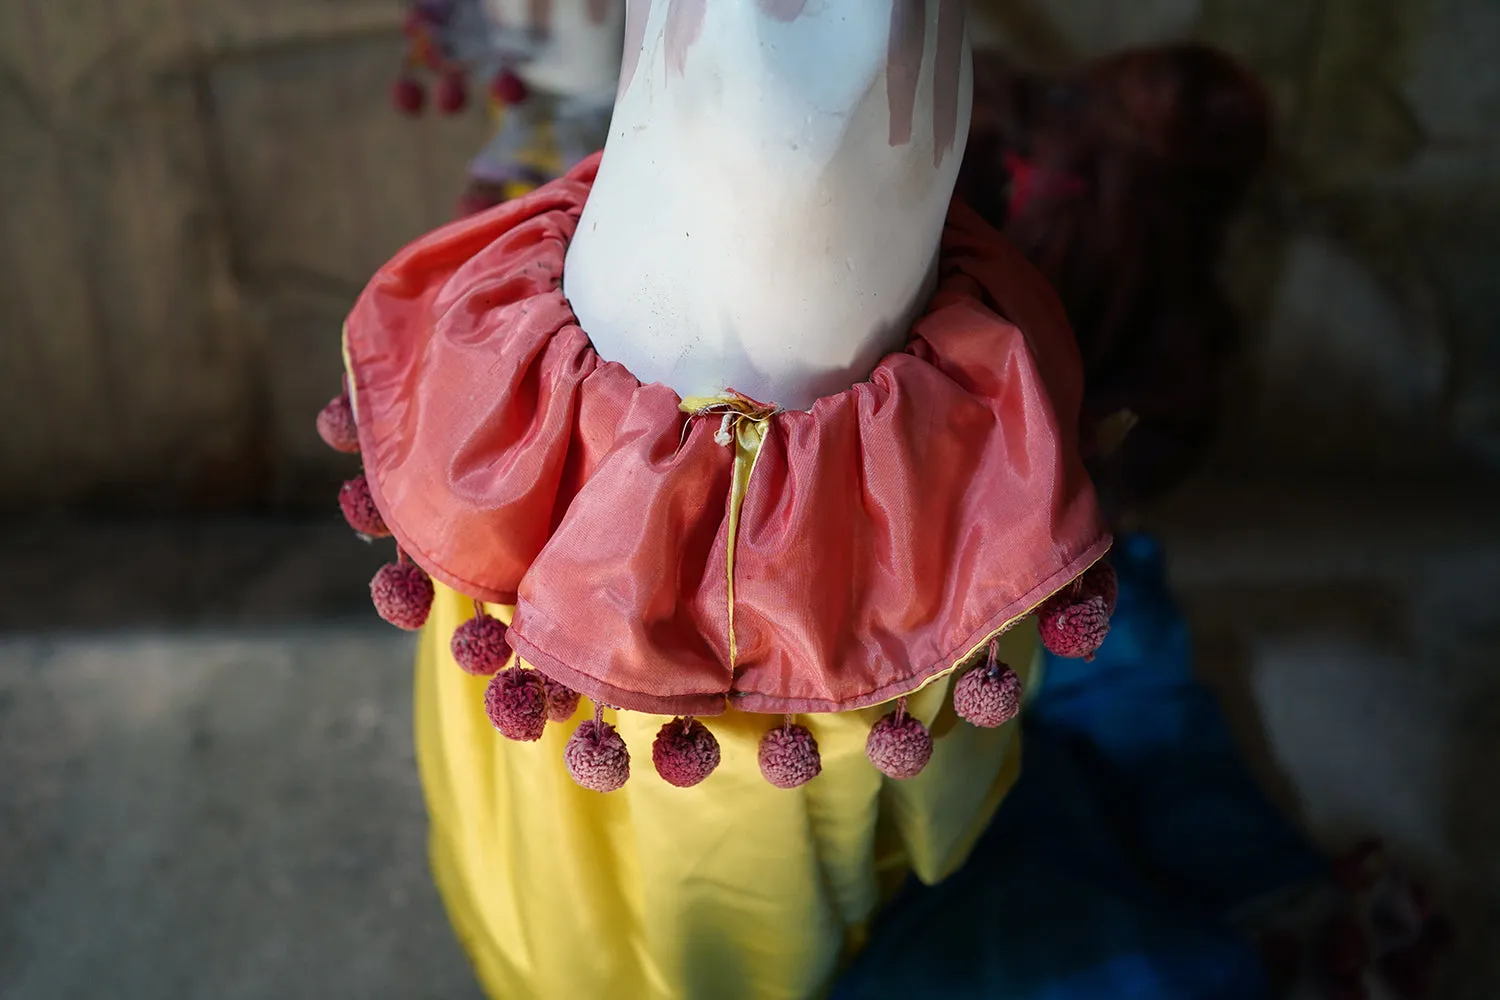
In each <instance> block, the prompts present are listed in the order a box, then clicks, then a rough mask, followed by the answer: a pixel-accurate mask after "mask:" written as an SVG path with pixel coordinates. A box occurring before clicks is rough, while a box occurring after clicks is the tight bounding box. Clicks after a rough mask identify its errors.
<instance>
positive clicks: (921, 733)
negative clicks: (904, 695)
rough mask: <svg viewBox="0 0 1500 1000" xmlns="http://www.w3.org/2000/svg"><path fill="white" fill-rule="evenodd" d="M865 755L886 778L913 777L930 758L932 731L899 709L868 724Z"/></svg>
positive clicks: (903, 778)
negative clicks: (869, 725)
mask: <svg viewBox="0 0 1500 1000" xmlns="http://www.w3.org/2000/svg"><path fill="white" fill-rule="evenodd" d="M865 756H866V757H868V758H870V763H872V764H874V765H875V767H876V768H877V769H878V770H879V771H880V773H881V774H883V775H885V776H886V777H887V778H896V779H897V780H903V781H904V780H905V779H907V778H915V777H916V776H917V775H919V774H921V773H922V769H923V768H924V767H926V766H927V762H928V761H929V760H931V759H932V734H931V733H929V732H928V731H927V727H926V726H924V725H922V722H921V720H920V719H917V718H915V717H914V716H911V715H908V714H907V713H906V712H905V711H902V710H899V709H898V710H897V711H895V712H892V713H891V714H890V715H887V716H884V717H882V718H881V719H879V720H878V721H877V722H876V723H875V725H873V726H871V727H870V735H869V737H868V738H867V739H866V740H865Z"/></svg>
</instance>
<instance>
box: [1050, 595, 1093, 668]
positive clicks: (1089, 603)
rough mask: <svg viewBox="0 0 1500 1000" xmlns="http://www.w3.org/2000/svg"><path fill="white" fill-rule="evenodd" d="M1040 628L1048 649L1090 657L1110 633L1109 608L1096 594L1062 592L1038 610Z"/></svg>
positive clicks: (1075, 655)
mask: <svg viewBox="0 0 1500 1000" xmlns="http://www.w3.org/2000/svg"><path fill="white" fill-rule="evenodd" d="M1037 631H1038V632H1040V633H1041V637H1042V645H1043V646H1046V647H1047V651H1048V652H1050V653H1052V654H1054V655H1056V656H1063V657H1068V658H1070V659H1090V658H1092V657H1093V655H1094V654H1095V653H1096V652H1098V650H1099V647H1100V646H1102V645H1103V644H1104V637H1105V636H1106V635H1108V634H1109V611H1108V610H1107V608H1106V606H1105V603H1104V598H1103V597H1101V596H1099V595H1097V594H1088V595H1078V596H1074V595H1072V594H1066V595H1059V596H1058V597H1054V598H1052V599H1051V600H1049V601H1048V602H1047V603H1045V604H1043V605H1042V607H1041V608H1040V609H1039V610H1038V611H1037Z"/></svg>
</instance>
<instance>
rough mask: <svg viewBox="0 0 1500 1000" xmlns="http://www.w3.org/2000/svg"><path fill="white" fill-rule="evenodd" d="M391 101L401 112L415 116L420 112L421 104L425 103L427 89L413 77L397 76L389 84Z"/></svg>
mask: <svg viewBox="0 0 1500 1000" xmlns="http://www.w3.org/2000/svg"><path fill="white" fill-rule="evenodd" d="M391 103H392V104H394V105H395V106H396V110H398V111H400V112H402V113H403V114H408V115H413V116H416V115H419V114H421V113H422V105H424V104H426V103H427V91H426V89H425V88H424V87H423V86H422V82H421V81H420V80H418V79H416V78H415V77H411V76H402V77H398V78H397V79H396V82H395V83H393V84H391Z"/></svg>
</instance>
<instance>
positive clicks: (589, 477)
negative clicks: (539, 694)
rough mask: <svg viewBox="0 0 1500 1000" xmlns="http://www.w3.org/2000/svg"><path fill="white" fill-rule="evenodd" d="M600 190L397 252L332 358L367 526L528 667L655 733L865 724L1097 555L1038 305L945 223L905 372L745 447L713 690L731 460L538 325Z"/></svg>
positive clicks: (673, 407)
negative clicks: (485, 623)
mask: <svg viewBox="0 0 1500 1000" xmlns="http://www.w3.org/2000/svg"><path fill="white" fill-rule="evenodd" d="M597 168H598V157H597V156H595V157H593V158H590V159H589V160H586V161H585V162H584V163H582V164H580V165H579V166H578V167H577V168H576V169H574V170H573V171H572V172H571V173H569V174H568V175H567V176H566V177H564V178H561V179H560V180H557V181H555V182H553V183H551V184H548V185H546V186H544V187H542V188H540V189H538V190H537V191H536V192H534V193H533V194H531V195H529V196H527V197H525V198H522V199H519V200H517V201H514V202H510V203H507V204H504V205H501V206H499V207H496V208H494V209H491V210H489V211H488V212H485V213H482V214H480V215H477V216H473V217H471V218H468V219H464V220H461V221H459V222H456V223H453V224H451V225H448V226H445V227H443V228H442V229H439V230H437V231H436V232H434V233H432V234H430V235H429V236H426V237H424V238H422V239H420V240H418V241H417V242H415V243H413V244H412V245H410V246H408V247H407V248H406V249H404V250H403V251H401V253H399V254H398V255H397V256H396V257H395V258H394V259H393V260H391V261H390V262H389V263H388V264H386V265H385V267H383V268H382V269H381V270H380V271H379V272H378V273H377V274H376V276H375V277H374V279H373V280H372V281H371V282H370V284H369V286H368V287H367V288H366V289H365V291H364V293H363V294H362V295H361V297H360V299H359V301H358V302H357V303H356V305H355V307H354V310H353V311H352V313H351V314H350V316H349V320H348V323H347V327H346V331H345V349H346V357H347V361H348V376H349V379H350V384H351V387H352V389H353V391H354V399H355V406H356V411H357V422H358V426H359V436H360V444H361V447H362V452H363V456H364V461H365V471H366V474H367V476H368V478H369V481H370V485H371V490H372V493H373V495H374V498H375V502H376V505H377V506H378V507H379V509H380V512H381V514H382V516H383V517H384V518H385V523H386V524H387V525H388V526H389V527H390V528H391V530H392V532H393V533H394V535H395V537H396V540H397V541H398V543H399V544H400V545H401V546H402V548H403V549H404V550H405V551H406V552H407V553H408V555H410V556H411V558H412V559H414V560H415V561H416V562H417V563H418V564H419V565H421V566H422V567H423V568H424V569H426V570H427V571H428V572H429V573H431V574H432V576H433V577H434V578H436V579H438V580H441V581H443V582H444V583H446V584H448V585H449V586H452V587H454V588H456V589H457V590H459V591H461V592H462V593H464V594H468V595H470V596H472V597H475V598H478V599H481V600H484V601H488V602H493V603H501V604H514V605H515V606H516V614H515V620H514V623H513V627H512V629H511V640H512V643H513V645H514V646H515V647H516V650H517V652H518V653H519V654H520V655H521V656H522V658H524V659H525V660H526V661H527V662H529V663H530V664H531V665H532V666H535V667H537V668H538V669H540V670H542V671H543V672H544V673H545V674H547V675H549V676H550V677H552V678H553V679H555V680H557V681H560V682H562V683H564V684H567V685H569V686H570V687H572V688H574V689H575V690H578V691H580V692H582V693H583V694H585V695H587V696H589V697H591V698H594V699H596V700H600V701H603V702H605V703H606V704H609V705H613V706H616V707H619V708H625V709H631V710H634V711H642V712H651V713H658V714H664V715H677V714H692V715H713V714H717V713H720V712H722V711H724V709H725V708H726V707H727V706H730V705H732V706H733V707H735V708H737V709H740V710H743V711H750V712H790V713H801V712H831V711H842V710H847V709H854V708H862V707H865V706H869V705H873V704H878V703H880V702H882V701H886V700H888V699H890V698H893V697H896V696H897V695H900V694H904V693H906V692H908V691H911V690H912V689H914V688H915V687H917V686H918V685H919V684H920V683H921V682H922V681H924V680H926V679H927V678H929V677H932V676H934V675H936V674H938V673H941V672H943V671H945V670H948V669H950V668H951V667H953V666H955V665H956V664H957V663H959V662H960V661H961V660H963V659H964V657H965V656H966V655H968V654H969V653H970V652H971V651H972V650H974V648H975V647H976V646H979V645H980V644H982V643H983V642H984V641H985V639H986V638H987V637H988V636H989V635H991V634H992V633H995V632H998V631H1001V630H1003V629H1004V628H1006V627H1008V626H1009V625H1010V624H1011V623H1013V622H1014V621H1016V620H1017V619H1019V618H1021V617H1023V616H1024V615H1026V614H1027V613H1028V612H1029V611H1031V610H1032V609H1033V608H1034V607H1036V605H1038V604H1039V603H1041V602H1042V601H1043V600H1045V599H1046V598H1047V597H1048V596H1050V595H1051V594H1053V593H1054V592H1056V591H1057V590H1059V589H1061V588H1062V587H1063V586H1065V585H1066V584H1067V583H1068V582H1069V581H1071V580H1072V579H1074V578H1075V577H1077V576H1078V575H1079V574H1080V573H1082V572H1083V571H1084V570H1085V569H1087V568H1088V567H1089V566H1090V565H1091V564H1092V563H1093V562H1094V561H1095V560H1097V559H1098V558H1099V557H1100V556H1102V555H1103V554H1104V552H1105V551H1106V549H1107V548H1108V546H1109V542H1110V539H1109V536H1108V534H1107V532H1106V530H1105V527H1104V524H1103V521H1102V519H1101V517H1100V513H1099V509H1098V505H1097V502H1096V499H1095V495H1094V491H1093V487H1092V485H1091V484H1090V482H1089V479H1088V476H1087V474H1086V473H1085V472H1084V470H1083V466H1082V463H1081V461H1080V459H1079V456H1078V447H1077V440H1078V427H1077V420H1078V412H1079V408H1080V403H1081V395H1082V376H1081V373H1080V364H1079V359H1078V355H1077V348H1076V345H1075V343H1074V341H1073V337H1072V334H1071V332H1070V331H1069V329H1068V325H1067V321H1066V319H1065V317H1064V315H1063V312H1062V308H1061V306H1060V304H1059V303H1058V301H1057V298H1056V296H1055V295H1054V294H1053V292H1052V291H1051V289H1050V288H1049V287H1048V286H1047V284H1046V282H1045V281H1044V280H1043V279H1042V278H1041V277H1040V275H1039V274H1038V273H1037V272H1036V271H1034V270H1033V269H1032V267H1031V266H1030V265H1029V264H1028V263H1026V261H1025V260H1024V259H1023V258H1022V257H1021V256H1020V254H1018V253H1017V252H1016V251H1015V250H1014V249H1012V248H1011V247H1010V246H1009V245H1008V244H1006V243H1005V242H1004V241H1003V240H1002V239H1001V237H1000V236H999V235H998V234H997V233H996V232H995V231H994V230H992V229H990V228H989V227H988V226H987V225H986V224H985V223H984V222H982V221H981V220H980V219H979V218H978V217H977V216H976V215H974V214H973V213H972V212H971V211H970V210H969V209H968V208H967V207H965V206H963V205H962V204H959V203H955V204H954V206H953V208H952V210H951V212H950V215H949V219H948V223H947V228H946V230H945V233H944V236H943V244H942V252H941V260H940V272H941V273H940V282H939V288H938V291H937V292H936V294H935V295H934V296H933V299H932V302H931V304H930V306H929V308H928V310H927V312H926V314H925V315H924V316H923V317H922V318H921V319H920V320H919V321H918V322H917V323H916V324H915V326H914V328H913V329H912V333H911V339H910V342H909V344H908V346H907V348H906V350H905V351H903V352H900V353H896V354H892V355H890V356H888V357H886V358H885V359H884V360H882V361H881V362H880V364H879V365H878V366H876V368H875V370H874V372H872V373H871V375H870V377H869V379H868V380H866V381H864V382H861V383H859V384H857V385H855V386H853V387H852V388H850V389H848V390H846V391H845V392H842V393H839V394H837V395H834V396H829V397H825V398H824V399H821V400H819V401H818V402H817V404H816V405H815V406H814V407H813V408H812V410H811V411H808V412H779V413H776V414H775V415H773V416H771V417H770V418H769V419H768V421H767V424H766V428H765V435H764V440H763V443H762V445H761V448H760V452H759V456H758V458H757V459H756V463H755V465H754V470H753V473H752V475H751V477H750V481H749V485H748V488H747V491H746V495H745V499H744V502H743V506H742V508H741V515H740V521H739V529H738V535H737V537H736V538H735V540H734V543H733V544H734V631H735V639H736V646H737V657H736V659H735V662H734V663H733V664H731V662H730V652H729V625H730V619H729V588H728V581H727V572H726V569H727V559H728V557H729V555H730V552H729V547H730V544H731V536H730V531H729V513H730V486H731V476H732V470H733V463H734V455H735V449H734V448H733V446H725V445H723V444H720V443H716V442H715V439H714V438H715V433H716V432H717V431H718V430H719V428H720V418H719V416H717V415H712V416H708V415H705V416H701V417H690V416H688V415H686V414H684V413H682V412H680V411H679V409H678V406H679V403H680V402H681V400H680V399H679V397H678V396H677V394H676V393H674V392H673V391H672V390H671V389H669V388H667V387H665V386H662V385H659V384H653V385H642V384H641V383H640V382H639V381H637V380H636V379H635V378H634V377H633V376H632V375H631V374H630V372H628V371H627V370H626V369H625V368H624V367H622V366H621V365H619V364H616V363H613V362H608V361H604V360H602V359H601V358H600V357H599V356H598V355H597V354H596V353H595V352H594V350H593V347H592V346H591V345H590V343H589V339H588V336H587V335H586V334H585V333H584V331H583V330H581V329H580V328H579V326H578V323H577V321H576V319H575V318H574V316H573V313H572V310H571V309H570V308H569V307H568V303H567V301H566V300H565V299H564V298H563V294H562V273H563V257H564V254H565V252H566V250H567V246H568V241H569V239H570V238H571V236H572V234H573V230H574V227H575V226H576V225H577V222H578V217H579V214H580V212H581V211H582V209H583V204H584V201H585V199H586V198H587V197H588V193H589V190H590V186H591V184H592V182H593V178H594V175H595V172H596V170H597ZM685 424H686V426H684V425H685Z"/></svg>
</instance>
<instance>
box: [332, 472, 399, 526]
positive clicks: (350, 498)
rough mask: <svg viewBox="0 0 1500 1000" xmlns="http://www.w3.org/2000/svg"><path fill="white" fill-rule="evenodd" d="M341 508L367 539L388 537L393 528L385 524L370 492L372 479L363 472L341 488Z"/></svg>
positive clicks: (350, 522) (346, 518)
mask: <svg viewBox="0 0 1500 1000" xmlns="http://www.w3.org/2000/svg"><path fill="white" fill-rule="evenodd" d="M339 510H341V511H343V512H344V520H345V521H348V522H349V527H351V528H353V529H354V530H355V532H356V533H358V535H359V537H361V538H363V539H364V540H365V541H367V542H368V541H370V540H371V539H374V538H386V537H388V536H389V535H390V533H391V530H390V529H389V528H387V527H386V526H385V520H384V519H383V518H382V517H381V516H380V510H379V509H378V508H377V507H376V506H375V498H374V497H373V496H372V495H371V494H370V481H369V480H368V479H366V478H365V476H364V474H363V473H361V474H359V475H357V476H355V477H354V478H353V479H351V480H349V481H348V482H346V483H344V485H343V486H342V487H340V488H339Z"/></svg>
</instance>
